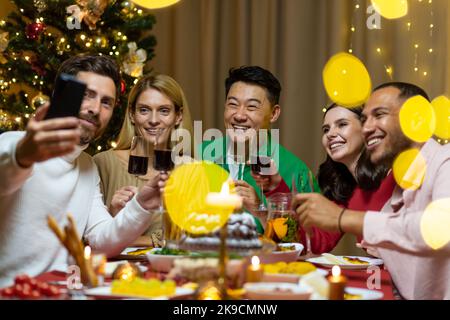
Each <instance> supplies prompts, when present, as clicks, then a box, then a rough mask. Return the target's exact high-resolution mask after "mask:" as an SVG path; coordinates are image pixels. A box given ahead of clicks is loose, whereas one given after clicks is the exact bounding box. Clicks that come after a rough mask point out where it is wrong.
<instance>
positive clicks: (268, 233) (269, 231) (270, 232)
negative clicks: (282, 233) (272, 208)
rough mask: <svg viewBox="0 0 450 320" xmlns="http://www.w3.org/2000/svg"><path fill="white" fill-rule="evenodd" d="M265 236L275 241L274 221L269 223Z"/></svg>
mask: <svg viewBox="0 0 450 320" xmlns="http://www.w3.org/2000/svg"><path fill="white" fill-rule="evenodd" d="M264 236H266V237H267V238H269V239H273V236H274V233H273V221H272V220H269V221H267V225H266V230H265V232H264Z"/></svg>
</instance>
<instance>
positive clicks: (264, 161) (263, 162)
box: [251, 155, 270, 211]
mask: <svg viewBox="0 0 450 320" xmlns="http://www.w3.org/2000/svg"><path fill="white" fill-rule="evenodd" d="M269 168H270V157H267V156H261V155H258V156H254V157H252V161H251V170H252V172H253V174H255V175H260V176H267V175H270V172H269ZM259 189H260V192H261V194H260V196H261V197H260V198H261V203H260V204H259V207H258V211H267V207H266V206H265V205H264V189H263V185H262V184H260V185H259Z"/></svg>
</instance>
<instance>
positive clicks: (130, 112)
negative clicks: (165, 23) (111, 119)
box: [94, 74, 193, 245]
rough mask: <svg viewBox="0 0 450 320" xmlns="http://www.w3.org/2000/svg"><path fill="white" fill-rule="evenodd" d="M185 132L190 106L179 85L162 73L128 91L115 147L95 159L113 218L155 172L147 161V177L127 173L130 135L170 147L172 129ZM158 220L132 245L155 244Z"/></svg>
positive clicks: (159, 230) (144, 79) (148, 76)
mask: <svg viewBox="0 0 450 320" xmlns="http://www.w3.org/2000/svg"><path fill="white" fill-rule="evenodd" d="M179 128H180V129H186V130H188V131H189V133H190V134H191V137H193V135H192V124H191V117H190V112H189V107H188V104H187V101H186V98H185V95H184V93H183V90H182V89H181V87H180V85H179V84H178V83H177V82H176V81H175V80H174V79H173V78H171V77H169V76H167V75H164V74H149V75H146V76H144V77H143V78H141V79H140V80H139V81H138V82H137V83H136V85H135V86H134V87H133V89H132V90H131V92H130V95H129V98H128V106H127V110H126V113H125V119H124V122H123V124H122V129H121V131H120V134H119V138H118V142H117V146H116V147H115V148H114V149H110V150H108V151H105V152H101V153H99V154H97V155H95V156H94V161H95V163H96V164H97V167H98V170H99V174H100V178H101V188H102V191H103V197H104V201H105V204H106V205H107V207H108V209H109V212H110V214H111V215H112V216H115V215H116V214H117V213H118V212H119V211H120V210H121V209H122V208H123V207H124V206H125V204H126V203H127V202H128V201H129V200H131V199H132V198H133V196H134V194H135V193H136V192H137V189H138V188H139V187H141V186H142V185H144V184H145V182H146V181H148V180H149V179H150V178H151V177H152V176H153V175H156V174H157V173H158V171H156V170H155V169H154V168H153V161H152V160H151V159H150V161H149V167H148V170H147V174H146V175H145V176H141V177H138V183H137V186H136V176H134V175H131V174H129V173H128V158H129V153H130V148H131V140H132V138H133V136H135V135H140V136H143V137H144V138H145V139H146V140H147V141H149V142H150V144H151V145H152V146H153V145H154V144H155V142H156V140H157V143H158V145H165V146H166V147H169V146H170V143H171V136H172V133H173V132H174V130H175V129H179ZM161 224H162V222H161V219H160V220H159V221H157V223H156V224H153V225H151V226H150V227H149V229H148V230H147V232H146V234H145V235H144V236H143V237H141V238H140V239H138V241H137V242H136V243H135V245H141V244H142V245H158V243H159V241H160V239H161V237H162V231H161V228H162V226H161Z"/></svg>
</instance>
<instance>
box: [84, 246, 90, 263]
mask: <svg viewBox="0 0 450 320" xmlns="http://www.w3.org/2000/svg"><path fill="white" fill-rule="evenodd" d="M91 251H92V250H91V247H89V246H86V247H84V259H85V260H86V261H89V260H90V259H91Z"/></svg>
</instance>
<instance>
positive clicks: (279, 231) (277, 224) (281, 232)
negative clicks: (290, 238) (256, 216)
mask: <svg viewBox="0 0 450 320" xmlns="http://www.w3.org/2000/svg"><path fill="white" fill-rule="evenodd" d="M286 221H287V218H276V219H274V220H273V222H272V223H273V229H274V231H275V234H276V235H277V237H278V239H280V240H281V239H283V238H284V237H285V236H286V234H287V231H288V226H287V224H286Z"/></svg>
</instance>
